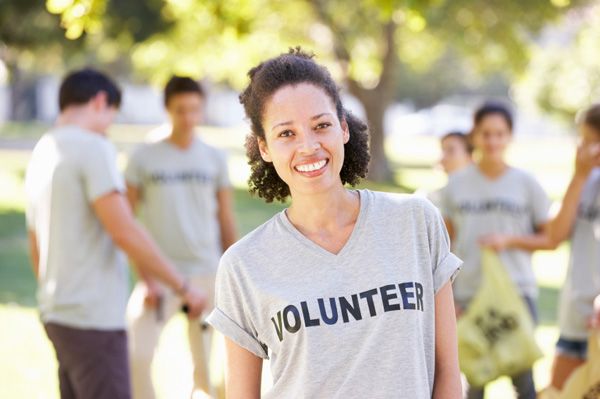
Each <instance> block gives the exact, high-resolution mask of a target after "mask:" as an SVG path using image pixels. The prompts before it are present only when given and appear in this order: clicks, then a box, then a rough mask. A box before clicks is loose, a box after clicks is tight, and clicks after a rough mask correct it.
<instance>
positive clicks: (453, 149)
mask: <svg viewBox="0 0 600 399" xmlns="http://www.w3.org/2000/svg"><path fill="white" fill-rule="evenodd" d="M440 147H441V150H442V157H441V159H440V165H441V166H442V169H444V172H445V173H446V175H447V176H450V175H451V174H452V173H454V172H456V171H458V170H461V169H462V168H464V167H466V166H468V165H470V164H471V163H473V145H472V144H471V139H470V137H469V135H467V134H465V133H462V132H450V133H447V134H445V135H444V136H442V138H441V139H440ZM442 190H443V188H440V189H437V190H435V191H431V192H427V191H426V190H422V189H417V190H416V191H415V194H417V195H423V196H425V197H427V199H429V200H430V201H431V202H432V203H433V204H434V205H435V206H437V207H438V208H439V207H440V204H441V200H442Z"/></svg>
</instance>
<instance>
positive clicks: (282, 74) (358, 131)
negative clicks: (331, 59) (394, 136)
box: [240, 47, 370, 202]
mask: <svg viewBox="0 0 600 399" xmlns="http://www.w3.org/2000/svg"><path fill="white" fill-rule="evenodd" d="M313 57H314V55H313V54H308V53H306V52H304V51H302V49H300V47H297V48H295V49H290V50H289V52H288V53H284V54H281V55H279V56H278V57H274V58H271V59H269V60H267V61H264V62H262V63H260V64H259V65H258V66H256V67H254V68H252V69H251V70H250V71H249V72H248V76H249V77H250V84H249V85H248V87H246V89H245V90H244V91H243V92H242V94H240V102H241V103H242V105H243V106H244V110H245V112H246V116H247V117H248V118H249V119H250V123H251V130H252V134H250V135H248V136H247V137H246V155H247V156H248V164H249V165H250V168H251V174H250V178H249V181H248V184H249V186H250V191H251V192H252V193H253V194H258V196H259V197H262V198H264V199H265V201H267V202H272V201H273V200H278V201H282V202H283V201H284V200H285V199H286V198H287V197H288V196H289V195H290V189H289V187H288V185H287V184H286V183H285V182H284V181H283V180H281V178H280V177H279V176H278V175H277V172H276V171H275V167H274V166H273V164H272V163H271V162H265V161H264V160H263V159H262V157H261V156H260V151H259V148H258V139H262V140H265V131H264V129H263V125H262V117H263V112H264V109H265V104H266V102H267V101H268V100H269V99H270V98H271V96H272V95H273V94H274V93H275V92H276V91H277V90H279V89H281V88H282V87H285V86H288V85H297V84H301V83H310V84H313V85H315V86H317V87H319V88H321V89H323V90H324V91H325V93H326V94H327V95H328V96H329V97H330V98H331V100H332V102H333V104H334V105H335V109H336V112H337V117H338V119H339V120H340V122H341V121H342V120H344V119H345V120H346V123H347V124H348V130H349V132H350V139H349V140H348V142H347V143H346V144H344V164H343V165H342V169H341V171H340V178H341V180H342V183H343V184H350V185H352V186H353V185H356V184H357V183H358V182H359V180H360V179H361V178H364V177H366V175H367V171H368V165H369V159H370V155H369V145H368V142H369V132H368V127H367V125H366V124H365V123H363V122H362V121H361V120H360V119H358V118H356V117H355V116H354V115H352V114H351V113H350V112H349V111H348V110H346V109H344V107H343V105H342V102H341V99H340V94H339V89H338V87H337V86H336V84H335V82H334V81H333V79H332V77H331V75H330V74H329V71H328V70H327V69H326V68H325V67H323V66H320V65H318V64H317V63H316V62H315V61H314V60H313Z"/></svg>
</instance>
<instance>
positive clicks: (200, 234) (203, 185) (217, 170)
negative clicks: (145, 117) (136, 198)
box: [125, 138, 230, 276]
mask: <svg viewBox="0 0 600 399" xmlns="http://www.w3.org/2000/svg"><path fill="white" fill-rule="evenodd" d="M125 179H126V180H127V183H128V184H130V185H132V186H134V187H136V188H137V189H138V190H140V192H141V199H140V208H141V209H140V219H141V221H142V223H143V224H144V226H145V227H146V228H147V229H148V231H149V232H150V234H151V235H152V237H153V238H154V239H155V240H156V242H157V244H158V246H159V247H160V248H161V249H162V250H163V251H164V253H165V254H166V255H167V256H168V257H169V259H170V260H171V261H172V262H173V263H174V264H175V266H176V267H177V268H178V269H179V271H180V272H182V273H183V274H185V275H187V276H195V275H209V274H214V273H215V272H216V268H217V266H218V264H219V257H220V256H221V253H222V251H221V234H220V227H219V221H218V217H217V212H218V210H219V207H218V205H219V204H218V201H217V193H218V191H219V190H220V189H222V188H226V187H229V186H230V184H229V176H228V171H227V160H226V157H225V154H224V153H222V152H221V151H220V150H218V149H216V148H214V147H212V146H209V145H208V144H206V143H204V142H203V141H202V140H200V139H199V138H195V139H194V141H193V143H192V145H191V146H190V147H189V148H187V149H185V150H182V149H179V148H177V147H175V146H174V145H173V144H171V143H170V142H169V141H166V140H162V141H158V142H155V143H148V144H143V145H141V146H140V147H139V148H137V149H136V150H135V151H134V152H133V153H132V155H131V157H130V159H129V162H128V164H127V168H126V169H125Z"/></svg>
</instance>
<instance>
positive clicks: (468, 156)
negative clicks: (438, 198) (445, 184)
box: [440, 132, 473, 176]
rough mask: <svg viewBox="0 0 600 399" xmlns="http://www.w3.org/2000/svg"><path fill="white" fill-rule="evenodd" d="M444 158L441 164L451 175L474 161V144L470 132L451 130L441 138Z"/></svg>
mask: <svg viewBox="0 0 600 399" xmlns="http://www.w3.org/2000/svg"><path fill="white" fill-rule="evenodd" d="M440 146H441V148H442V159H441V160H440V165H442V168H443V169H444V172H446V174H447V175H448V176H449V175H451V174H452V173H454V172H456V171H458V170H461V169H462V168H464V167H466V166H468V165H470V164H471V163H472V162H473V145H472V144H471V139H470V137H469V135H468V134H465V133H462V132H450V133H447V134H445V135H444V136H443V137H442V138H441V140H440Z"/></svg>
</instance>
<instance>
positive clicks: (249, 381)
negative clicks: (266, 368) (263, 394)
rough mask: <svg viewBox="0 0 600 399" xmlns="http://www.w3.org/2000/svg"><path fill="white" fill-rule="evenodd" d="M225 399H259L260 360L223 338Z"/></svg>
mask: <svg viewBox="0 0 600 399" xmlns="http://www.w3.org/2000/svg"><path fill="white" fill-rule="evenodd" d="M225 350H226V353H227V362H226V371H225V395H226V397H227V399H259V398H260V382H261V375H262V359H261V358H260V357H258V356H256V355H254V354H253V353H251V352H249V351H247V350H246V349H244V348H242V347H241V346H239V345H238V344H236V343H235V342H233V341H231V340H230V339H229V338H227V337H225Z"/></svg>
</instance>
